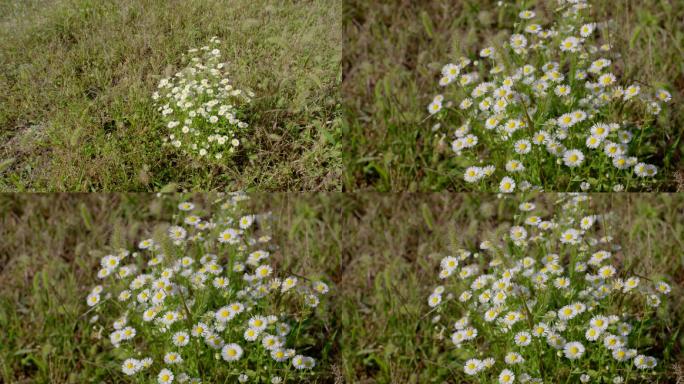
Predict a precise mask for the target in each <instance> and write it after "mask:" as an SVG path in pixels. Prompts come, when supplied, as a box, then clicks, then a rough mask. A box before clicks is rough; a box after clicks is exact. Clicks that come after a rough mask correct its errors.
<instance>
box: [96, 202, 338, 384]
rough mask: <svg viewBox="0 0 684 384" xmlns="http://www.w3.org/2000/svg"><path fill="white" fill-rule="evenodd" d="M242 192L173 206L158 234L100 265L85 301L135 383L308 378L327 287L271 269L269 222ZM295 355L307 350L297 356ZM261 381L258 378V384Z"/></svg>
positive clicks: (318, 282) (116, 254) (312, 365)
mask: <svg viewBox="0 0 684 384" xmlns="http://www.w3.org/2000/svg"><path fill="white" fill-rule="evenodd" d="M245 199H246V196H245V195H242V194H231V195H222V196H221V197H219V198H218V199H216V200H215V201H214V202H213V204H211V207H203V208H201V207H198V206H196V205H195V204H194V203H192V202H182V203H180V204H178V212H177V214H175V215H174V217H173V222H172V223H169V226H168V227H167V228H166V229H165V231H164V233H163V235H160V236H157V237H151V238H146V239H143V240H141V241H139V242H138V244H137V249H134V250H126V249H122V250H118V251H117V252H114V253H111V254H109V255H106V256H104V257H102V259H101V261H100V267H101V268H100V270H99V272H98V279H100V280H101V283H100V284H99V285H97V286H95V287H94V288H92V290H91V292H90V294H89V295H88V297H87V299H86V301H87V305H88V306H89V307H91V308H90V311H95V312H97V313H98V317H97V318H94V319H95V320H94V321H95V323H96V325H94V327H102V326H100V325H99V322H98V319H101V321H105V322H106V321H107V320H111V323H109V324H107V325H105V326H104V328H101V329H102V330H104V331H105V332H108V333H109V340H110V341H111V346H112V348H114V349H115V350H117V352H116V356H122V361H121V362H120V371H121V372H122V373H123V374H124V375H126V376H134V377H135V380H138V381H140V382H142V381H144V382H158V383H172V382H179V383H186V382H187V383H199V382H201V380H207V381H205V382H214V380H215V379H218V378H220V379H221V382H223V381H229V382H255V383H256V382H262V381H260V380H262V379H264V378H268V380H269V381H270V382H277V383H286V382H302V381H306V380H308V379H310V378H311V377H312V375H314V372H313V370H312V369H313V368H314V367H315V366H316V360H315V359H314V358H313V357H311V356H308V355H307V353H306V352H310V351H311V348H310V347H311V346H312V344H311V340H312V339H311V337H310V336H309V335H307V334H306V333H307V329H309V327H310V326H311V324H313V323H314V322H315V319H316V317H315V314H316V313H315V311H316V307H318V305H319V303H320V300H321V299H322V297H323V296H324V295H325V294H326V293H327V292H328V290H329V287H328V285H327V284H326V283H325V282H323V281H320V280H313V281H312V280H309V279H308V278H306V277H304V276H295V275H289V274H280V273H278V271H277V269H276V268H275V266H274V265H272V263H271V261H270V258H271V251H272V250H274V249H275V247H274V246H271V245H269V242H270V241H271V236H270V235H269V234H268V229H269V224H268V222H269V219H268V218H269V215H268V214H261V215H257V214H251V213H245V212H244V208H243V205H244V204H241V203H240V202H241V201H243V200H245ZM297 348H307V350H306V351H304V350H297ZM264 380H265V379H264Z"/></svg>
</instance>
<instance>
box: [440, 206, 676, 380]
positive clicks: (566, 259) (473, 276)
mask: <svg viewBox="0 0 684 384" xmlns="http://www.w3.org/2000/svg"><path fill="white" fill-rule="evenodd" d="M557 203H558V206H556V207H555V208H556V209H557V211H558V212H559V213H557V214H556V215H554V216H553V217H550V218H544V217H543V216H542V214H540V213H538V212H535V211H537V210H538V208H537V207H536V205H535V204H534V203H532V202H525V203H522V204H521V205H520V206H519V211H520V212H519V214H517V215H515V218H514V223H513V224H512V226H510V229H509V230H508V231H506V233H505V234H504V235H503V236H500V237H499V236H497V237H499V240H494V238H495V237H493V236H492V237H490V236H488V235H485V236H486V237H485V238H488V239H489V238H491V239H492V240H484V241H482V242H481V244H480V245H479V249H478V250H477V251H474V252H471V251H468V250H460V251H459V252H458V253H457V254H456V255H455V256H447V257H445V258H443V259H442V260H441V265H440V272H439V278H440V280H441V284H440V285H439V286H437V287H436V288H434V290H433V291H432V294H431V295H430V296H429V298H428V305H429V306H430V307H431V308H432V311H433V312H436V313H438V314H439V315H437V316H435V318H434V319H433V322H435V323H436V324H437V325H436V327H437V329H438V330H439V332H438V334H440V335H441V334H442V332H444V331H448V332H452V333H451V340H450V342H448V343H449V344H450V346H451V347H454V348H456V351H457V353H456V356H459V357H461V358H462V361H461V362H460V364H462V366H461V367H462V368H461V369H462V371H463V373H464V375H465V376H477V377H478V378H479V380H480V382H498V383H502V384H510V383H514V382H515V381H516V380H517V381H518V382H521V383H534V382H536V383H542V382H547V380H552V379H554V378H555V379H559V380H563V381H564V382H565V381H567V382H577V381H579V382H582V383H586V382H601V380H602V378H604V379H606V380H608V379H610V380H612V382H616V383H617V382H624V381H626V382H629V381H630V380H637V379H638V378H639V377H641V378H642V379H643V378H645V377H646V376H647V375H648V374H649V372H652V370H653V369H654V368H655V367H656V366H657V365H658V361H657V360H656V358H655V357H653V356H648V355H646V354H644V353H643V352H640V351H638V350H637V349H636V348H634V347H633V346H631V345H633V344H638V345H639V347H640V348H643V347H645V346H646V345H645V343H644V339H645V338H646V337H647V336H646V335H647V333H648V332H649V327H650V326H649V325H648V324H650V323H651V322H650V321H649V319H650V318H651V317H652V316H653V314H654V313H655V311H656V310H657V309H658V307H660V306H661V305H662V304H661V300H662V298H663V296H665V295H667V294H669V293H670V290H671V288H670V286H669V285H668V284H667V283H666V282H665V281H662V280H651V279H647V278H645V277H638V276H634V275H632V276H630V275H628V274H627V273H625V272H620V271H619V270H618V268H617V267H616V266H615V265H618V260H621V259H622V255H621V248H620V247H619V246H618V245H617V244H613V243H612V242H613V238H612V237H611V236H608V235H605V233H604V232H605V226H604V225H603V223H602V221H603V220H604V216H598V215H593V214H589V213H588V212H587V207H588V205H589V203H588V197H586V196H582V195H565V196H562V197H561V198H560V200H559V201H558V202H557ZM539 210H540V211H541V209H539ZM597 234H600V235H597ZM613 264H615V265H613ZM443 318H446V319H447V321H449V322H450V323H449V325H445V324H443V323H442V319H443ZM449 329H451V331H449ZM542 380H543V381H542ZM639 382H641V381H639Z"/></svg>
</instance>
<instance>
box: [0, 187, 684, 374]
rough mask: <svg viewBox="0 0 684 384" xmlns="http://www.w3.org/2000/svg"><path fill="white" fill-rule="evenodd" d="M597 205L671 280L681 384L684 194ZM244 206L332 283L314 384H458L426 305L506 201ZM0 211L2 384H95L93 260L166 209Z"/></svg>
mask: <svg viewBox="0 0 684 384" xmlns="http://www.w3.org/2000/svg"><path fill="white" fill-rule="evenodd" d="M198 198H199V199H201V198H202V197H198ZM543 198H545V199H553V195H547V196H546V197H543ZM593 199H594V205H595V206H596V207H597V212H604V211H607V210H610V211H613V212H614V213H615V214H616V216H615V219H616V220H614V221H612V228H611V230H610V233H611V234H612V235H614V236H615V237H616V239H617V240H618V241H617V242H618V243H620V244H621V245H623V247H624V248H625V252H624V253H625V258H626V260H629V261H634V260H639V265H638V267H637V271H638V272H640V274H641V275H643V276H657V275H661V276H665V277H666V278H667V279H668V280H669V281H670V282H671V283H672V285H673V287H674V288H673V289H674V290H673V292H672V294H671V295H670V298H671V303H670V304H669V305H670V307H669V308H670V309H671V312H670V313H666V314H663V315H662V317H661V318H659V320H658V327H657V328H658V329H659V330H660V332H661V333H662V334H661V335H660V337H662V339H663V340H667V339H668V338H669V337H670V336H672V335H674V337H675V339H674V340H672V343H671V344H670V346H669V347H668V349H667V350H668V352H667V353H669V354H670V355H671V356H672V358H673V361H677V360H679V362H680V365H679V366H675V365H671V366H668V367H664V368H665V371H666V372H668V375H669V376H667V379H668V380H671V381H670V382H673V381H674V380H675V378H676V377H680V378H681V377H684V372H682V369H683V367H684V356H683V355H682V351H683V350H684V335H682V334H681V333H679V334H678V333H676V330H677V329H680V328H681V326H682V320H681V319H682V318H684V312H683V311H684V299H683V298H684V296H683V293H684V292H683V287H684V258H682V253H681V249H682V246H683V245H684V244H682V239H684V220H682V219H683V218H684V210H683V209H684V208H683V207H684V196H681V195H667V194H660V195H636V194H624V195H608V194H602V195H595V196H594V197H593ZM251 204H252V205H253V206H254V207H258V208H259V210H262V209H270V210H272V211H273V213H274V215H275V217H276V219H275V224H274V231H275V232H274V238H275V242H276V243H277V244H278V245H279V246H280V247H281V249H282V252H281V253H280V254H279V255H278V262H279V263H282V265H281V266H282V268H285V269H289V270H292V271H297V272H298V273H301V274H311V273H314V274H319V275H320V276H323V277H326V278H327V279H329V281H330V282H332V286H333V291H332V296H331V298H330V302H329V304H328V307H327V308H328V309H329V311H328V314H327V316H325V317H324V328H323V330H322V334H321V335H320V336H321V337H322V339H321V350H322V351H323V352H322V353H323V355H324V361H323V362H322V363H321V365H322V373H321V377H320V381H321V382H335V383H343V382H348V383H426V382H437V383H442V382H446V383H460V382H463V381H462V378H461V377H460V376H458V374H456V375H454V376H444V367H449V366H450V364H455V363H454V362H453V361H451V362H450V361H444V360H443V359H444V357H442V358H440V357H439V356H441V355H443V354H442V353H441V351H443V350H442V347H441V346H440V345H439V344H438V343H436V342H435V341H434V340H432V339H431V338H430V336H429V335H430V329H429V326H428V327H426V324H425V322H426V319H425V318H424V314H425V312H426V310H427V304H426V297H427V295H428V294H429V293H430V291H431V289H432V287H433V285H434V281H435V274H436V270H437V268H438V267H437V266H438V264H439V257H440V255H444V254H445V253H447V252H449V251H450V250H452V249H453V248H456V247H460V246H463V245H472V244H473V243H474V242H475V240H476V239H478V234H480V233H481V232H482V231H485V230H490V229H493V228H497V226H498V225H499V222H500V219H501V217H505V216H507V215H505V214H504V209H508V208H510V207H511V203H502V202H500V201H499V200H497V199H496V197H495V196H494V195H487V194H479V195H478V194H474V195H456V194H454V195H448V194H440V195H437V194H418V195H415V194H404V195H384V194H350V195H344V194H315V195H293V194H274V195H256V196H254V197H253V199H252V203H251ZM0 212H1V213H2V215H0V217H2V219H0V220H1V221H0V238H2V239H3V241H2V242H1V243H0V266H2V267H0V268H1V269H0V281H2V284H0V328H1V329H3V332H2V333H0V377H2V378H3V379H4V381H5V382H12V383H14V382H19V383H24V382H51V383H63V382H79V383H80V382H90V381H91V379H92V378H93V377H95V378H101V379H103V380H104V375H105V374H106V372H107V370H108V369H112V365H111V364H113V363H112V362H111V360H110V356H109V354H108V353H109V352H108V347H107V346H106V345H104V344H102V343H101V342H94V341H93V340H91V339H90V338H89V337H88V333H87V332H86V325H85V323H86V319H84V318H81V317H79V316H80V315H81V313H83V311H84V310H85V303H84V297H85V296H86V295H87V293H88V290H89V287H90V286H92V284H93V281H94V273H95V268H96V265H97V263H98V260H97V259H96V258H95V257H94V256H92V255H91V251H93V250H98V249H102V248H103V247H105V246H106V245H107V244H129V243H130V242H131V241H133V240H134V239H138V238H139V236H141V234H142V233H146V232H148V231H153V230H154V228H155V226H156V225H157V224H158V223H159V222H160V221H162V220H163V219H165V218H167V217H168V215H169V214H170V209H169V205H168V204H167V203H165V204H161V203H159V202H155V198H154V197H153V196H152V195H148V194H129V195H116V194H110V195H106V194H97V195H94V194H91V195H48V196H41V195H4V196H2V197H1V198H0ZM618 219H619V221H618ZM678 370H679V371H678ZM677 372H680V373H679V374H680V376H677V374H678V373H677ZM105 381H106V380H105ZM662 382H667V381H666V379H663V381H662Z"/></svg>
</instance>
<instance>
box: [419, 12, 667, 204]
mask: <svg viewBox="0 0 684 384" xmlns="http://www.w3.org/2000/svg"><path fill="white" fill-rule="evenodd" d="M502 6H503V7H505V8H506V10H507V11H508V10H509V8H511V7H513V8H514V7H515V5H514V4H509V3H506V4H505V5H502ZM506 13H511V14H512V12H506ZM515 13H516V15H517V21H516V22H515V23H514V24H513V25H512V31H511V33H510V38H509V39H508V40H507V42H505V43H504V44H503V45H502V46H496V47H495V46H490V47H486V48H483V49H482V50H481V51H480V52H479V57H477V58H476V57H472V58H468V57H461V58H460V59H459V60H457V61H456V62H455V63H449V64H446V65H445V66H444V67H443V68H442V73H441V77H440V80H439V85H440V87H441V88H442V89H441V92H440V94H438V95H437V96H435V97H434V99H433V100H432V101H431V102H430V103H429V105H428V112H429V113H430V115H431V116H432V117H433V119H436V120H438V121H439V123H440V125H441V126H445V127H454V128H455V130H454V132H453V133H452V134H453V139H450V140H453V141H452V143H451V148H452V150H453V153H454V154H455V155H456V156H457V160H456V161H455V164H456V166H457V167H459V168H460V169H461V172H463V179H464V180H465V181H466V183H468V184H476V185H478V186H479V188H480V189H485V190H490V191H495V190H498V191H500V192H514V191H515V190H527V189H542V188H547V189H548V188H552V189H554V190H561V189H562V190H575V191H580V190H582V191H587V190H594V191H610V190H613V191H622V190H625V189H627V190H630V189H643V188H648V187H650V186H651V185H653V184H654V182H655V181H654V176H656V174H657V173H658V168H657V167H656V166H655V165H653V164H649V163H646V162H644V161H643V160H640V159H638V158H637V157H636V156H635V155H634V153H636V152H643V151H642V150H641V147H642V146H644V145H646V144H647V143H646V142H644V141H643V139H644V137H647V135H648V132H649V131H650V130H652V129H653V127H654V125H655V116H656V115H658V114H660V112H661V109H662V105H663V104H664V103H668V102H669V101H670V100H671V98H672V96H671V94H670V93H669V92H668V91H667V90H665V89H651V87H649V86H647V85H645V84H640V83H629V84H627V83H624V84H623V83H622V82H621V81H620V80H619V79H618V77H617V75H616V73H617V70H616V69H613V68H611V67H612V66H613V64H614V61H615V59H616V58H617V57H618V54H617V53H613V52H612V47H611V45H610V44H609V43H607V41H608V39H603V38H602V36H603V37H605V36H607V35H608V34H609V33H610V31H609V27H608V25H609V24H608V23H597V22H594V21H591V20H588V15H589V13H590V4H589V2H588V1H587V0H572V1H571V0H560V1H559V6H558V7H557V9H556V14H555V16H554V20H555V21H554V22H553V23H551V24H550V25H548V26H544V25H543V24H542V21H541V20H540V19H541V18H539V20H538V16H537V14H536V12H535V11H534V10H531V9H521V10H520V12H519V13H518V12H515ZM433 124H434V122H433ZM445 138H446V136H445V137H443V139H445ZM505 179H510V180H512V181H513V182H512V183H511V182H506V183H504V182H503V180H505ZM504 185H505V186H508V187H510V188H506V187H504ZM516 186H517V188H516Z"/></svg>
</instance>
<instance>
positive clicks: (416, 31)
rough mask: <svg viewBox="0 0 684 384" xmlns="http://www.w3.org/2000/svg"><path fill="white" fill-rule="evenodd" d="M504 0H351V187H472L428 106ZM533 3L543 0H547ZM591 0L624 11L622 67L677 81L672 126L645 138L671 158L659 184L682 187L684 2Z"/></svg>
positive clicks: (347, 20)
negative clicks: (444, 75)
mask: <svg viewBox="0 0 684 384" xmlns="http://www.w3.org/2000/svg"><path fill="white" fill-rule="evenodd" d="M496 3H497V1H494V0H488V1H474V0H464V1H452V2H443V1H408V0H394V1H384V2H367V1H360V0H351V1H348V2H345V8H344V10H343V28H344V31H345V51H344V55H343V74H344V75H343V76H344V79H343V84H342V90H343V91H342V92H343V95H344V98H345V99H344V105H345V115H346V116H347V119H346V122H345V125H344V127H343V137H344V138H345V141H344V152H343V153H344V155H343V157H344V163H345V167H346V168H345V169H346V172H345V186H346V187H347V188H348V189H353V188H371V189H376V190H382V191H389V190H392V191H406V190H410V191H431V190H444V189H448V190H467V189H468V186H467V185H465V183H464V182H463V180H462V172H463V170H462V169H456V162H455V160H454V158H453V156H452V155H451V154H450V153H451V150H450V149H449V144H450V140H448V141H449V143H445V142H444V141H441V140H440V139H439V137H437V135H434V134H433V133H432V132H431V130H430V128H431V126H432V124H433V123H432V122H427V121H425V118H426V117H427V112H426V109H425V107H426V106H427V105H428V103H429V102H430V101H431V100H432V98H433V97H434V95H435V94H436V93H437V92H438V91H437V89H438V87H437V85H436V84H437V77H438V73H439V69H440V68H441V67H442V65H444V64H446V63H447V62H450V61H453V60H455V59H456V58H458V57H459V56H463V55H466V56H468V57H472V55H473V54H474V53H476V52H478V51H479V49H481V48H482V47H483V45H482V44H483V41H488V40H491V39H492V38H496V36H497V35H498V34H499V32H500V31H499V30H497V28H498V27H499V24H498V21H497V17H496V11H495V8H496V7H495V4H496ZM518 3H520V2H518ZM526 3H527V4H528V5H530V6H531V7H533V6H535V5H537V4H542V3H545V2H544V1H527V2H526ZM550 3H555V2H550ZM591 3H592V4H594V7H595V8H594V10H593V12H595V13H596V16H597V17H596V19H597V20H605V19H606V18H607V17H612V18H613V19H614V20H615V21H616V25H617V26H618V27H617V28H618V29H617V30H616V31H615V36H616V41H615V44H614V45H615V49H616V50H617V51H618V52H620V53H621V54H622V55H623V57H622V60H619V61H618V62H617V63H616V65H617V67H618V68H619V73H620V74H621V76H623V77H624V78H627V79H633V80H638V81H642V82H644V83H646V84H659V85H667V86H668V88H669V89H670V90H674V91H675V92H674V93H673V98H674V102H673V103H672V104H671V105H670V108H671V111H670V113H669V114H668V115H667V116H663V118H661V119H660V123H662V129H660V130H658V131H657V132H655V133H654V134H653V135H652V137H650V138H649V142H650V143H652V146H648V147H647V148H644V155H645V156H646V158H647V159H648V161H650V162H652V163H654V164H656V165H658V166H660V167H661V168H664V172H662V173H663V175H662V178H661V180H660V185H659V186H658V188H659V190H681V189H682V188H683V187H682V185H684V184H683V183H682V180H684V179H682V174H681V172H677V170H681V169H682V168H684V162H683V160H682V150H683V149H684V143H682V142H681V141H680V140H679V138H680V137H681V136H682V132H683V131H682V127H683V126H684V108H682V107H681V100H682V96H683V94H682V89H684V76H683V75H682V73H684V64H682V61H681V57H682V54H683V52H684V32H682V30H684V24H683V22H682V20H684V5H683V4H682V3H681V2H669V1H660V0H646V1H638V2H629V1H620V2H603V1H594V2H591ZM446 128H447V129H450V131H453V129H454V128H453V127H446ZM471 188H472V187H471ZM547 190H556V189H555V188H547Z"/></svg>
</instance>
